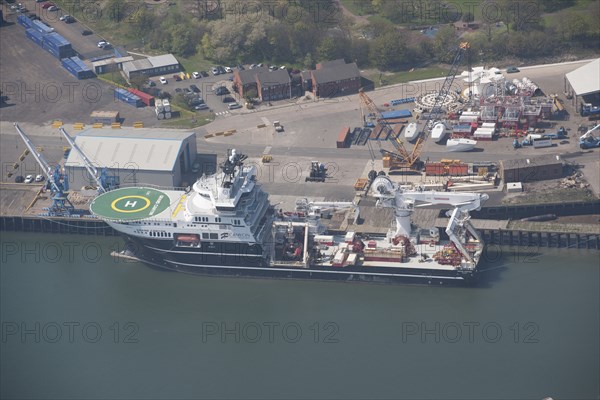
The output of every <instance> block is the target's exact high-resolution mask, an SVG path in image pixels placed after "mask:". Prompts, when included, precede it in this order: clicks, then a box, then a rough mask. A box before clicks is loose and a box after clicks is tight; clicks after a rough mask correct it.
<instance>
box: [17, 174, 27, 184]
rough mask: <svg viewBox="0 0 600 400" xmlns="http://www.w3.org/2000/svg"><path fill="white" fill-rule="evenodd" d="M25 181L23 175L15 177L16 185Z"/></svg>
mask: <svg viewBox="0 0 600 400" xmlns="http://www.w3.org/2000/svg"><path fill="white" fill-rule="evenodd" d="M23 181H25V178H23V177H22V176H21V175H18V176H15V183H23Z"/></svg>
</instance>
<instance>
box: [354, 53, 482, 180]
mask: <svg viewBox="0 0 600 400" xmlns="http://www.w3.org/2000/svg"><path fill="white" fill-rule="evenodd" d="M470 47H471V46H470V44H469V42H462V43H460V45H459V46H458V50H457V51H456V55H455V56H454V61H453V62H452V66H451V68H450V71H449V72H448V75H447V76H446V79H445V80H444V83H443V85H442V88H441V89H440V91H439V93H438V95H437V96H436V98H435V102H434V105H433V107H432V109H431V110H430V111H429V115H428V117H427V120H426V122H425V125H424V127H423V132H422V133H421V134H420V135H419V138H418V139H417V142H416V144H415V146H414V147H413V149H412V151H411V152H409V151H408V150H407V149H406V147H405V146H404V143H403V142H402V140H401V139H400V137H399V136H398V137H394V135H391V134H390V132H391V131H392V128H391V127H390V125H389V124H388V123H387V122H386V120H385V119H384V118H382V117H381V113H380V112H379V110H378V109H377V106H376V105H375V103H374V102H373V100H371V99H370V98H369V96H367V94H366V93H365V92H364V91H363V90H362V89H361V90H360V92H359V98H360V101H361V105H362V107H364V108H366V110H367V111H368V113H369V114H370V115H375V118H376V120H377V123H378V124H380V125H381V126H382V127H383V132H385V134H386V135H388V139H389V140H390V141H391V142H392V145H393V146H394V148H395V149H396V152H392V151H388V150H384V149H381V150H380V151H381V153H382V154H383V155H384V156H388V157H390V170H406V171H411V170H412V171H414V170H420V169H421V168H422V164H423V163H422V162H421V161H420V160H419V157H420V156H421V151H422V150H423V144H424V143H425V141H426V140H427V137H428V136H429V133H430V132H431V128H432V127H433V126H432V125H433V123H434V122H435V120H436V119H437V118H439V117H440V115H441V114H442V113H443V110H442V107H441V105H442V104H443V102H444V100H445V98H446V96H447V95H448V93H449V92H450V88H451V86H452V83H453V82H454V76H455V75H456V72H457V70H458V67H459V65H460V61H461V59H462V57H463V55H464V54H465V53H467V51H468V49H469V48H470ZM469 69H470V68H469ZM361 110H362V108H361ZM362 113H363V117H364V115H365V112H364V111H362Z"/></svg>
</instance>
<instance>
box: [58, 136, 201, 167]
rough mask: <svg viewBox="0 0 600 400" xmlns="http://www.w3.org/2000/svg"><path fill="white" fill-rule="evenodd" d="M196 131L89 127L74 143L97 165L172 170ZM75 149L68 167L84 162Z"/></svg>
mask: <svg viewBox="0 0 600 400" xmlns="http://www.w3.org/2000/svg"><path fill="white" fill-rule="evenodd" d="M194 135H195V133H194V132H189V131H180V130H162V129H161V130H158V129H138V128H136V129H110V128H108V129H106V128H104V129H102V128H101V129H96V128H94V129H88V130H86V131H84V132H81V133H80V134H79V135H77V137H75V143H76V144H77V145H78V146H79V148H80V149H81V150H82V151H83V152H84V153H85V155H86V156H87V157H88V158H89V159H90V160H91V161H92V163H93V164H94V166H95V167H99V168H101V167H108V168H129V169H131V168H136V169H139V170H155V171H172V170H173V168H174V166H175V163H176V162H177V156H178V155H179V151H180V149H181V146H182V144H183V142H184V140H185V139H187V138H189V137H190V136H194ZM83 165H84V164H83V160H82V159H81V157H80V156H79V154H78V153H77V152H76V151H71V152H70V153H69V158H68V159H67V162H66V163H65V166H66V167H74V166H81V167H82V166H83Z"/></svg>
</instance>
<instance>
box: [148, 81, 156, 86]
mask: <svg viewBox="0 0 600 400" xmlns="http://www.w3.org/2000/svg"><path fill="white" fill-rule="evenodd" d="M148 86H150V87H154V86H156V82H154V81H148Z"/></svg>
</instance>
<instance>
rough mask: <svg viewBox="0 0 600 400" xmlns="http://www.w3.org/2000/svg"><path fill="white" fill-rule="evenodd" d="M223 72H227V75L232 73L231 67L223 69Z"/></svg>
mask: <svg viewBox="0 0 600 400" xmlns="http://www.w3.org/2000/svg"><path fill="white" fill-rule="evenodd" d="M225 72H227V73H228V74H230V73H232V72H233V70H232V69H231V67H225Z"/></svg>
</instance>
